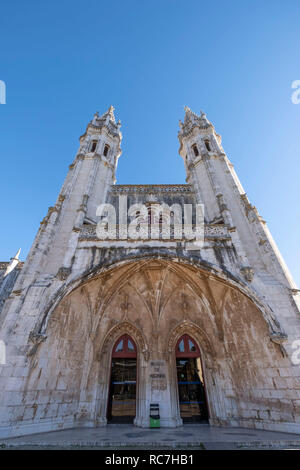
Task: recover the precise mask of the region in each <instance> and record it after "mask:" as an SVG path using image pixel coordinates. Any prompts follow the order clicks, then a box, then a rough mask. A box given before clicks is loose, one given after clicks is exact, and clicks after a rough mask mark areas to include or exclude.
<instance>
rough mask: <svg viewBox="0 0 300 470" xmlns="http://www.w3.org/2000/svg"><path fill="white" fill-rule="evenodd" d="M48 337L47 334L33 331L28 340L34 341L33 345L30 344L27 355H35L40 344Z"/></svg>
mask: <svg viewBox="0 0 300 470" xmlns="http://www.w3.org/2000/svg"><path fill="white" fill-rule="evenodd" d="M46 339H47V336H46V335H45V334H43V333H36V332H34V331H31V332H30V334H29V337H28V342H29V343H32V344H33V346H31V347H30V345H29V350H28V352H27V356H33V355H34V354H35V353H36V351H37V349H38V347H39V345H40V344H41V343H42V342H43V341H45V340H46Z"/></svg>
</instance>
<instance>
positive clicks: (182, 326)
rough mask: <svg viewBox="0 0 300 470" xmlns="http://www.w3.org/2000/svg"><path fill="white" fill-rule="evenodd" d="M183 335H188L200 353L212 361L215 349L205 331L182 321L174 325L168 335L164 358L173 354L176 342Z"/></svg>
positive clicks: (189, 322)
mask: <svg viewBox="0 0 300 470" xmlns="http://www.w3.org/2000/svg"><path fill="white" fill-rule="evenodd" d="M184 334H188V335H190V336H191V337H192V338H193V339H194V340H195V341H196V342H197V344H198V346H199V347H200V351H201V352H203V353H204V355H205V356H206V357H209V358H211V359H212V358H214V357H215V356H216V351H215V348H214V346H213V344H212V342H211V340H210V338H209V337H208V335H207V334H206V333H205V331H203V330H202V329H201V328H200V327H199V326H198V325H196V324H195V323H193V322H191V321H188V320H184V321H183V322H180V323H179V324H178V325H176V326H175V327H174V328H173V329H172V330H171V332H170V334H169V337H168V339H167V343H166V344H167V346H166V357H172V355H173V354H175V347H176V344H177V341H178V339H179V338H180V337H181V336H182V335H184Z"/></svg>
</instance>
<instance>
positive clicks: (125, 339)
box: [106, 333, 138, 418]
mask: <svg viewBox="0 0 300 470" xmlns="http://www.w3.org/2000/svg"><path fill="white" fill-rule="evenodd" d="M121 340H123V344H124V345H125V350H124V351H120V352H119V351H116V348H117V346H118V344H119V343H120V341H121ZM128 340H130V341H131V343H132V344H133V347H134V351H130V350H129V349H128ZM114 358H120V359H127V358H128V359H130V358H131V359H136V387H135V401H136V397H137V384H138V380H137V379H138V367H137V348H136V344H135V341H134V340H133V339H132V338H131V336H129V335H127V334H126V333H125V334H124V335H122V336H120V337H119V338H118V339H117V340H116V341H115V344H114V347H113V349H112V354H111V358H110V373H109V389H108V397H107V403H106V418H107V415H108V407H109V399H110V391H111V375H112V360H113V359H114ZM135 411H136V410H135Z"/></svg>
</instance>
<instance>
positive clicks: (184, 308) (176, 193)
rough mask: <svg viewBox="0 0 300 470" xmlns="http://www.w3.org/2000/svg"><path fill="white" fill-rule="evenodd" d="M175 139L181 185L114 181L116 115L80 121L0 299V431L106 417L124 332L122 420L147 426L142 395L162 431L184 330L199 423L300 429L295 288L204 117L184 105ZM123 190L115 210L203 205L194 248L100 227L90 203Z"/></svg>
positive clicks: (173, 396)
mask: <svg viewBox="0 0 300 470" xmlns="http://www.w3.org/2000/svg"><path fill="white" fill-rule="evenodd" d="M178 137H179V142H180V149H179V153H180V155H181V157H182V158H183V161H184V165H185V169H186V175H187V180H186V184H184V185H116V184H115V173H116V167H117V160H118V158H119V156H120V154H121V150H120V144H121V139H122V135H121V132H120V122H118V123H117V122H116V121H115V117H114V113H113V108H110V109H109V110H108V112H106V113H105V114H104V115H102V116H99V115H98V114H96V115H95V116H94V118H93V120H92V121H91V122H90V123H89V124H88V126H87V129H86V132H85V134H84V135H83V136H82V137H81V138H80V148H79V150H78V153H77V155H76V157H75V160H74V162H73V163H72V164H71V165H70V167H69V172H68V174H67V177H66V180H65V182H64V184H63V187H62V189H61V192H60V194H59V196H58V199H57V201H56V204H55V205H54V206H53V207H50V208H49V210H48V213H47V215H46V216H45V218H44V219H43V221H42V222H41V226H40V229H39V231H38V233H37V236H36V238H35V240H34V243H33V245H32V248H31V250H30V253H29V255H28V257H27V260H26V262H25V264H24V266H23V267H22V270H21V272H20V270H18V272H20V274H19V275H18V276H16V277H15V278H14V279H13V282H12V283H10V287H9V289H6V290H5V298H4V297H3V302H5V303H4V306H3V308H2V311H1V313H0V326H1V330H0V340H2V341H4V342H5V344H6V357H7V362H6V364H5V365H0V394H1V397H0V435H1V436H5V437H7V436H13V435H21V434H26V433H33V432H41V431H48V430H55V429H62V428H67V427H76V426H100V425H105V424H106V422H107V418H106V409H107V400H108V393H109V376H110V367H111V357H112V349H113V346H114V344H115V342H116V341H117V339H118V338H120V336H122V335H123V334H128V335H130V337H131V338H132V339H133V340H134V342H135V344H136V346H137V373H138V381H137V393H136V416H135V420H134V423H135V425H137V426H141V427H148V426H149V406H150V403H151V402H158V403H159V404H160V412H161V425H162V426H170V427H172V426H180V425H182V419H181V416H180V409H179V403H178V387H177V376H176V362H175V346H176V343H177V341H178V339H179V338H180V337H181V335H183V334H188V335H190V336H191V337H192V338H193V339H194V340H195V341H196V342H197V344H198V345H199V348H200V351H201V358H202V366H203V374H204V378H205V386H206V394H207V402H208V411H209V422H210V423H211V424H214V425H224V426H244V427H251V428H259V429H269V430H282V431H288V432H298V433H299V432H300V380H299V378H300V370H299V369H300V366H299V365H296V364H295V363H293V361H292V359H291V358H292V354H293V351H294V349H293V342H294V341H295V340H297V339H299V337H300V318H299V291H298V290H297V287H296V286H295V284H294V282H293V280H292V278H291V276H290V274H289V272H288V269H287V267H286V266H285V264H284V262H283V260H282V258H281V255H280V253H279V252H278V249H277V247H276V245H275V243H274V241H273V239H272V237H271V235H270V233H269V231H268V228H267V226H266V223H265V221H264V220H263V218H262V217H261V216H260V215H259V213H258V211H257V209H256V208H255V207H254V206H253V205H251V203H250V202H249V200H248V198H247V196H246V194H245V192H244V190H243V188H242V186H241V184H240V182H239V180H238V178H237V175H236V173H235V171H234V169H233V165H232V164H231V163H230V161H229V160H228V158H227V156H226V155H225V153H224V150H223V148H222V145H221V138H220V136H219V135H218V134H217V133H216V132H215V129H214V127H213V125H212V124H211V123H210V122H209V121H208V119H207V117H206V115H205V114H204V113H201V115H200V116H198V115H196V114H194V113H193V112H192V111H191V110H190V109H189V108H186V113H185V119H184V122H183V123H180V131H179V135H178ZM124 196H126V198H127V199H126V201H127V205H128V206H132V204H145V205H146V206H149V205H151V206H152V207H154V206H155V204H162V203H165V204H168V205H169V206H174V205H176V204H177V205H180V206H182V205H183V204H191V205H194V206H195V205H196V204H204V210H205V212H204V216H205V217H204V222H205V226H204V243H203V245H202V246H201V249H198V250H190V249H189V248H188V242H187V241H186V240H184V239H181V240H178V239H175V238H174V236H173V235H174V234H172V232H171V233H170V236H168V237H165V238H163V237H162V236H160V237H159V238H158V239H151V238H148V237H147V236H144V237H141V238H140V239H133V238H126V237H124V239H118V238H113V237H111V238H110V237H106V238H101V237H99V234H98V232H97V222H98V221H99V216H97V207H98V206H99V205H100V204H104V203H106V204H108V203H109V204H111V205H112V206H114V207H116V209H118V207H119V204H120V197H124ZM117 224H118V222H117ZM119 225H120V224H119ZM1 266H2V265H1ZM16 272H17V271H16ZM0 289H1V284H0ZM0 308H1V306H0ZM155 364H156V365H157V364H159V369H160V374H159V375H158V377H159V378H157V376H155V374H153V367H154V365H155Z"/></svg>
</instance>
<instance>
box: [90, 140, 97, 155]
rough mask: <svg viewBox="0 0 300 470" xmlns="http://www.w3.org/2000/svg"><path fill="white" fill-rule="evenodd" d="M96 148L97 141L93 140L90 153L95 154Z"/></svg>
mask: <svg viewBox="0 0 300 470" xmlns="http://www.w3.org/2000/svg"><path fill="white" fill-rule="evenodd" d="M96 147H97V140H93V142H92V147H91V152H95V150H96Z"/></svg>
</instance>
